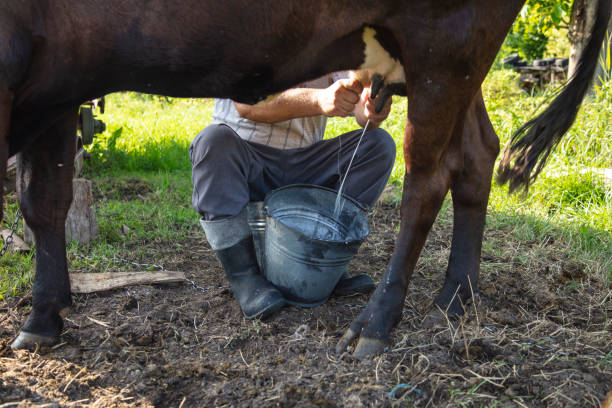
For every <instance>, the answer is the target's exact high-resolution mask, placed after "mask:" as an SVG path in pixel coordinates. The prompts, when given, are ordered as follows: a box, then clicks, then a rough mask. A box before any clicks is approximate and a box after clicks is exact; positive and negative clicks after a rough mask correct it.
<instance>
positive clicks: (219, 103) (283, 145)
mask: <svg viewBox="0 0 612 408" xmlns="http://www.w3.org/2000/svg"><path fill="white" fill-rule="evenodd" d="M346 76H347V74H346V73H345V72H339V73H335V74H332V75H330V76H325V77H322V78H319V79H315V80H314V81H309V82H305V83H303V84H300V85H299V86H298V87H300V88H318V89H323V88H327V87H328V86H330V85H331V84H332V83H333V82H334V81H336V80H338V79H341V78H345V77H346ZM211 124H225V125H227V126H229V127H231V128H232V129H233V130H234V132H236V133H237V134H238V136H240V137H241V138H242V139H244V140H248V141H249V142H255V143H259V144H263V145H266V146H270V147H274V148H277V149H296V148H300V147H307V146H310V145H312V144H313V143H316V142H318V141H319V140H322V139H323V135H324V134H325V126H326V124H327V117H326V116H324V115H317V116H309V117H304V118H294V119H290V120H286V121H283V122H277V123H261V122H253V121H252V120H249V119H247V118H243V117H242V116H240V115H239V114H238V111H237V110H236V108H235V106H234V103H233V102H232V101H231V100H230V99H216V100H215V107H214V109H213V114H212V122H211Z"/></svg>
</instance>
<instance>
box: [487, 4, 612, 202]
mask: <svg viewBox="0 0 612 408" xmlns="http://www.w3.org/2000/svg"><path fill="white" fill-rule="evenodd" d="M611 4H612V1H610V0H599V4H598V6H597V15H596V19H595V24H594V25H593V28H592V31H591V37H590V39H589V42H588V44H587V46H586V48H585V49H584V52H583V53H582V56H581V57H580V60H579V62H578V66H577V69H576V73H575V75H574V76H573V77H572V78H571V80H570V81H569V82H568V83H567V84H566V85H565V87H564V88H563V90H562V91H561V92H560V94H559V95H558V96H557V97H556V98H555V99H554V100H553V102H552V103H551V104H550V105H549V106H548V108H546V110H545V111H544V112H542V113H541V114H540V115H538V116H537V117H535V118H534V119H531V120H530V121H528V122H527V123H525V124H524V125H523V126H521V128H520V129H518V130H517V131H516V133H514V135H513V136H512V140H511V141H510V144H508V145H507V146H506V148H505V149H504V152H503V155H502V159H501V162H500V165H499V168H498V170H497V182H498V183H499V184H502V185H503V184H506V183H509V184H510V192H513V191H515V190H517V189H521V188H522V189H524V190H525V191H527V189H528V188H529V184H530V183H531V182H533V181H535V179H536V178H537V177H538V174H539V173H540V171H542V168H543V167H544V165H545V164H546V160H547V159H548V156H549V155H550V152H551V151H552V149H553V148H554V147H555V145H556V144H557V143H559V141H560V140H561V138H562V137H563V135H564V134H565V132H567V130H568V129H569V128H570V126H571V125H572V123H574V120H575V119H576V114H577V113H578V109H579V108H580V104H581V102H582V99H583V98H584V96H585V95H586V93H587V91H588V90H589V87H590V84H591V81H592V79H593V75H594V73H595V70H596V68H597V65H598V63H599V61H598V59H599V52H600V49H601V44H602V42H603V40H604V38H605V35H606V29H607V27H608V21H609V20H610V8H611Z"/></svg>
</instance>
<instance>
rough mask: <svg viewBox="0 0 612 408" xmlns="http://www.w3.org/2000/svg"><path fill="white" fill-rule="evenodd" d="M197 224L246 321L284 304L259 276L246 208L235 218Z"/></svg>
mask: <svg viewBox="0 0 612 408" xmlns="http://www.w3.org/2000/svg"><path fill="white" fill-rule="evenodd" d="M200 224H201V225H202V228H203V229H204V233H205V234H206V239H207V240H208V243H209V244H210V246H211V247H212V249H213V250H214V251H215V253H216V254H217V257H218V258H219V260H220V261H221V265H223V270H224V271H225V276H227V280H228V281H229V283H230V285H231V287H232V291H233V292H234V297H236V300H237V301H238V304H239V305H240V307H241V308H242V312H243V313H244V315H245V316H246V318H247V319H255V318H265V317H268V316H270V315H271V314H272V313H274V312H276V311H278V310H279V309H281V308H282V307H283V306H284V305H285V304H286V301H285V299H284V298H283V295H282V294H281V293H280V291H279V290H278V289H276V287H275V286H274V285H272V284H271V283H270V282H268V281H267V280H266V278H265V277H264V276H263V275H262V274H261V273H260V270H259V266H258V264H257V256H256V255H255V246H254V245H253V235H252V234H251V230H250V228H249V225H248V222H247V211H246V209H245V210H243V211H241V212H240V213H239V214H238V215H236V216H235V217H230V218H224V219H221V220H214V221H205V220H201V221H200Z"/></svg>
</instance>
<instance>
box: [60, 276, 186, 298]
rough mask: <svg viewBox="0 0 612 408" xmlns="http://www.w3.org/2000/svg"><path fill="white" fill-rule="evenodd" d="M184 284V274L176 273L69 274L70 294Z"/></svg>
mask: <svg viewBox="0 0 612 408" xmlns="http://www.w3.org/2000/svg"><path fill="white" fill-rule="evenodd" d="M173 282H185V274H184V273H183V272H176V271H144V272H101V273H71V274H70V290H71V292H72V293H93V292H102V291H105V290H111V289H118V288H122V287H125V286H133V285H150V284H152V283H173Z"/></svg>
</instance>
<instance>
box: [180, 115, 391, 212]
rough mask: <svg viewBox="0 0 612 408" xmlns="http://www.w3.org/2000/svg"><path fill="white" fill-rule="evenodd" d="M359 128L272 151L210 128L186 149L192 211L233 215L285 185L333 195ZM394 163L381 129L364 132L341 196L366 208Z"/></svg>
mask: <svg viewBox="0 0 612 408" xmlns="http://www.w3.org/2000/svg"><path fill="white" fill-rule="evenodd" d="M361 132H362V129H358V130H355V131H352V132H348V133H345V134H343V135H340V136H338V137H336V138H333V139H329V140H322V141H319V142H317V143H315V144H313V145H311V146H309V147H305V148H300V149H287V150H283V149H276V148H273V147H269V146H265V145H261V144H258V143H251V142H248V141H246V140H243V139H242V138H240V136H238V135H237V134H236V132H234V131H233V130H232V129H231V128H230V127H229V126H226V125H210V126H208V127H207V128H205V129H204V130H202V131H201V132H200V133H199V134H198V135H197V136H196V138H195V139H194V140H193V142H192V143H191V146H189V156H190V158H191V164H192V181H193V197H192V203H193V207H194V208H195V209H196V211H198V213H199V214H200V215H201V216H202V217H203V219H204V220H206V221H214V220H221V219H224V218H229V217H234V216H236V215H238V214H239V213H240V212H241V211H242V210H243V209H244V208H245V207H246V205H247V204H248V202H249V201H262V200H263V199H264V197H265V195H266V193H268V192H269V191H271V190H274V189H276V188H279V187H283V186H286V185H289V184H314V185H319V186H324V187H328V188H332V189H335V190H337V189H338V188H339V187H340V183H341V181H342V180H341V176H343V175H344V173H345V171H346V168H347V166H348V164H349V161H350V159H351V156H352V154H353V151H354V150H355V146H356V145H357V142H358V140H359V137H360V136H361ZM394 161H395V142H394V141H393V139H392V138H391V136H390V135H389V134H388V133H387V132H386V131H385V130H382V129H374V130H368V131H366V133H365V135H364V136H363V140H362V141H361V145H360V146H359V150H358V151H357V155H356V156H355V159H354V160H353V164H352V166H351V170H350V173H349V175H348V177H347V179H346V182H345V185H344V189H343V192H344V193H345V194H346V195H348V196H349V197H352V198H354V199H356V200H357V201H359V202H360V203H361V204H363V205H364V206H365V207H367V208H369V207H371V206H372V205H373V204H374V203H375V202H376V200H377V199H378V197H379V196H380V194H381V193H382V191H383V189H384V188H385V185H386V184H387V180H388V179H389V175H390V174H391V170H392V168H393V163H394Z"/></svg>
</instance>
